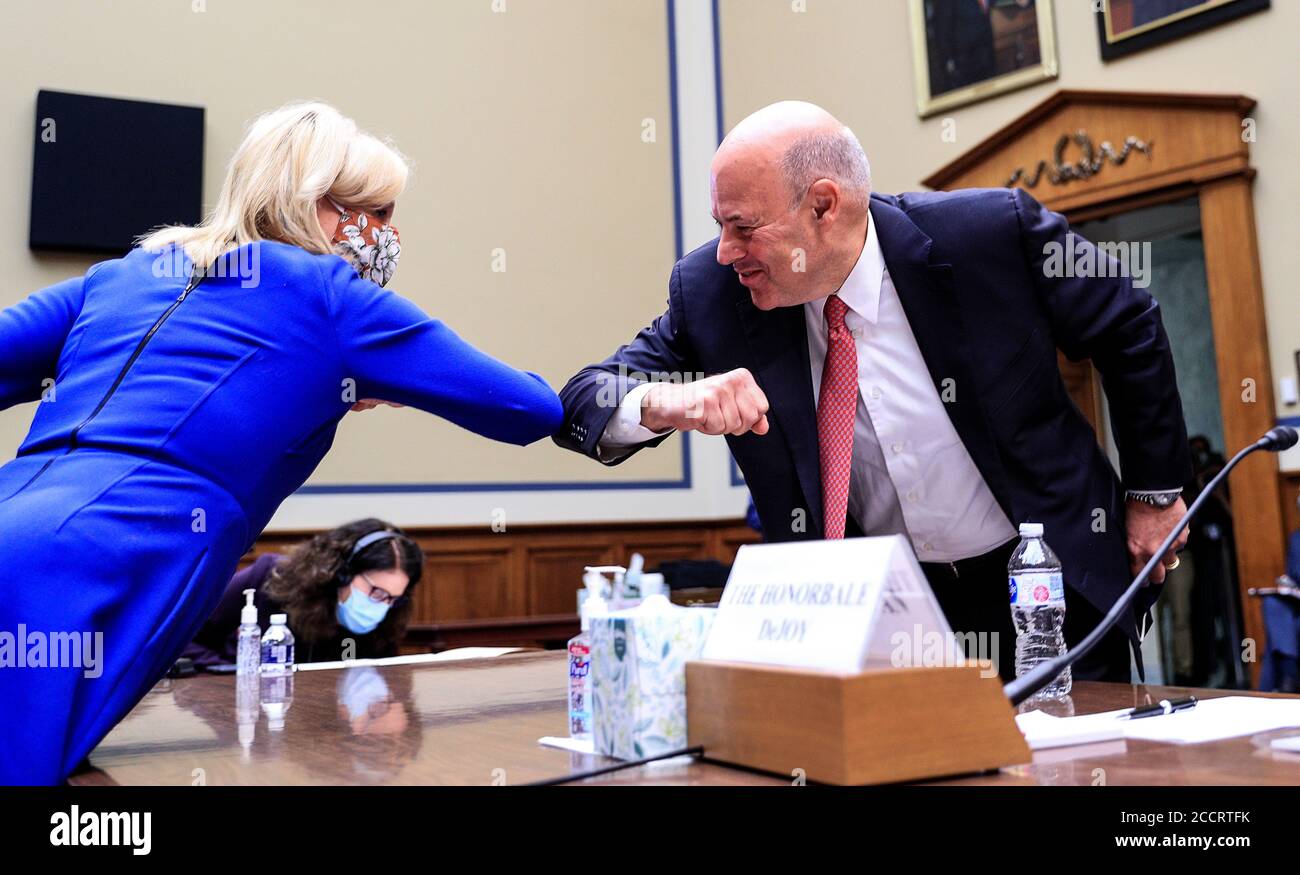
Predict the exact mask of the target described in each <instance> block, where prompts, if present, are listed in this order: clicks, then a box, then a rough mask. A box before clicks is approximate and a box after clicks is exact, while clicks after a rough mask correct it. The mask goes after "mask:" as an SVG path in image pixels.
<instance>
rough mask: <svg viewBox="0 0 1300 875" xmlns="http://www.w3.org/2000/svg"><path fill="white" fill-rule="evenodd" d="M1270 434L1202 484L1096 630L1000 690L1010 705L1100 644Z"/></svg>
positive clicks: (1233, 458) (1019, 700) (1017, 703)
mask: <svg viewBox="0 0 1300 875" xmlns="http://www.w3.org/2000/svg"><path fill="white" fill-rule="evenodd" d="M1270 435H1272V432H1270V433H1269V435H1266V436H1265V437H1263V438H1260V440H1258V441H1256V442H1255V443H1253V444H1251V445H1250V446H1248V447H1246V448H1245V449H1243V450H1242V451H1241V452H1239V453H1237V455H1235V456H1233V457H1232V460H1231V461H1230V462H1228V464H1227V465H1225V466H1224V467H1223V470H1222V471H1220V472H1219V473H1218V474H1217V475H1216V476H1215V477H1214V479H1212V480H1211V481H1210V482H1209V483H1207V484H1206V485H1205V488H1204V489H1202V490H1201V494H1200V495H1198V496H1196V500H1195V501H1193V502H1192V506H1191V507H1189V508H1188V509H1187V513H1185V514H1183V518H1182V519H1181V520H1179V522H1178V525H1176V526H1174V529H1173V531H1171V532H1170V533H1169V535H1168V537H1166V538H1165V540H1164V543H1162V544H1161V545H1160V549H1158V550H1157V551H1156V552H1155V555H1153V556H1152V557H1151V558H1150V559H1149V560H1147V564H1146V565H1145V566H1144V567H1143V568H1142V571H1141V572H1139V573H1138V576H1137V577H1135V578H1134V579H1133V582H1132V583H1131V584H1129V587H1128V589H1126V590H1125V591H1124V594H1123V595H1121V596H1120V597H1119V598H1118V599H1117V600H1116V601H1115V604H1113V605H1111V608H1110V610H1109V611H1108V612H1107V613H1106V616H1105V617H1104V618H1103V619H1102V621H1101V622H1100V623H1098V624H1097V627H1096V628H1095V629H1093V630H1092V631H1091V632H1089V633H1088V635H1087V637H1086V638H1084V639H1083V640H1082V641H1080V642H1079V644H1078V646H1077V647H1075V648H1073V649H1071V650H1067V651H1066V652H1065V653H1062V654H1061V655H1060V656H1057V657H1054V658H1053V659H1050V660H1048V661H1047V662H1044V663H1042V664H1041V665H1039V666H1037V667H1036V668H1034V669H1033V671H1031V672H1029V673H1028V674H1026V675H1025V676H1023V677H1018V678H1016V679H1015V680H1014V681H1011V682H1010V683H1008V684H1007V685H1006V686H1004V687H1003V688H1002V692H1004V693H1005V694H1006V696H1007V698H1008V699H1010V700H1011V704H1012V705H1019V704H1020V703H1021V702H1023V701H1025V699H1028V698H1029V697H1030V696H1032V695H1033V694H1034V693H1036V692H1038V691H1039V690H1041V689H1042V688H1043V687H1045V686H1047V685H1048V684H1049V683H1051V682H1052V679H1053V678H1055V677H1056V676H1057V675H1058V674H1060V673H1061V672H1062V671H1063V670H1065V669H1066V668H1067V667H1068V666H1071V665H1073V664H1074V663H1075V662H1076V661H1077V660H1079V659H1081V658H1082V657H1083V656H1084V655H1085V654H1087V653H1088V652H1089V651H1090V650H1092V648H1093V647H1095V646H1096V644H1097V642H1098V641H1100V640H1101V639H1102V637H1103V636H1104V635H1105V634H1106V633H1107V632H1109V631H1110V630H1111V628H1113V627H1114V625H1115V624H1116V623H1117V622H1118V621H1119V618H1120V616H1121V615H1122V614H1123V613H1124V611H1126V610H1128V608H1129V607H1130V606H1131V605H1132V604H1133V599H1134V598H1136V597H1137V594H1138V590H1140V589H1141V588H1142V587H1143V586H1144V585H1145V584H1146V582H1147V578H1149V577H1150V576H1151V572H1152V570H1154V569H1155V567H1156V563H1157V562H1159V561H1160V560H1161V559H1163V558H1164V556H1165V554H1166V553H1168V552H1169V548H1170V547H1172V546H1173V544H1174V541H1176V540H1177V539H1178V536H1179V535H1180V534H1182V532H1183V529H1185V528H1187V526H1188V525H1189V524H1190V523H1191V521H1192V517H1194V516H1196V512H1197V511H1199V510H1200V509H1201V505H1203V504H1204V503H1205V502H1206V501H1207V500H1208V499H1209V497H1210V493H1212V492H1213V491H1214V490H1215V489H1216V488H1218V486H1219V484H1220V483H1222V482H1223V480H1224V479H1225V478H1226V477H1227V476H1228V472H1230V471H1231V470H1232V469H1233V468H1235V467H1237V463H1238V462H1240V461H1241V460H1242V459H1244V458H1246V457H1247V456H1249V455H1250V454H1251V453H1253V452H1255V451H1256V450H1263V449H1273V448H1274V447H1273V446H1272V445H1271V444H1270V443H1269V436H1270Z"/></svg>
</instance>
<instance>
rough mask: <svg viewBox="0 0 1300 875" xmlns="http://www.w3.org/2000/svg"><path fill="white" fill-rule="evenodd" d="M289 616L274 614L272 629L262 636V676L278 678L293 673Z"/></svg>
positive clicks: (291, 634)
mask: <svg viewBox="0 0 1300 875" xmlns="http://www.w3.org/2000/svg"><path fill="white" fill-rule="evenodd" d="M288 622H289V617H288V615H287V614H272V615H271V628H270V629H267V630H266V634H265V635H263V636H262V674H263V675H269V676H272V677H274V676H278V675H285V674H289V673H291V672H292V671H293V633H292V632H290V631H289V627H288V625H286V624H287V623H288Z"/></svg>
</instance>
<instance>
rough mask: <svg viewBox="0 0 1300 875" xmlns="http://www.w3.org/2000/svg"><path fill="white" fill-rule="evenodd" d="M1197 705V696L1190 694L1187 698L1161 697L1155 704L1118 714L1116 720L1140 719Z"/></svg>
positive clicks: (1184, 709)
mask: <svg viewBox="0 0 1300 875" xmlns="http://www.w3.org/2000/svg"><path fill="white" fill-rule="evenodd" d="M1195 707H1196V697H1195V696H1188V697H1187V698H1186V699H1161V700H1160V701H1159V702H1156V703H1155V704H1154V705H1143V706H1142V707H1141V708H1131V709H1130V710H1128V711H1127V712H1125V713H1123V714H1116V715H1115V719H1116V720H1140V719H1141V718H1143V717H1159V716H1160V715H1161V714H1172V713H1174V712H1175V711H1186V710H1187V709H1188V708H1195Z"/></svg>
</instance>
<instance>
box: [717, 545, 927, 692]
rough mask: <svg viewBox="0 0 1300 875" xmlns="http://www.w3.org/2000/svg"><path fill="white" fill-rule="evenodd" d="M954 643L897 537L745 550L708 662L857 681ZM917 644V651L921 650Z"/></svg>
mask: <svg viewBox="0 0 1300 875" xmlns="http://www.w3.org/2000/svg"><path fill="white" fill-rule="evenodd" d="M914 637H923V638H924V637H929V638H936V637H937V638H938V639H939V640H941V641H950V640H951V639H952V637H953V636H952V630H951V629H950V628H949V626H948V622H947V620H945V619H944V616H943V612H942V611H941V610H940V609H939V605H938V603H937V602H936V601H935V598H934V594H933V593H932V592H931V591H930V586H929V583H928V582H927V581H926V579H925V575H924V573H923V572H922V571H921V566H920V565H918V564H917V562H916V557H915V555H913V553H912V547H911V545H910V544H908V542H907V540H906V539H905V538H903V537H902V536H901V535H891V536H889V537H881V538H847V539H845V540H842V541H801V542H796V543H789V544H753V545H746V546H744V547H741V548H740V552H739V553H738V554H737V556H736V562H735V565H733V566H732V569H731V576H730V577H729V578H727V587H726V589H725V590H723V593H722V600H721V602H720V603H719V605H718V615H717V618H716V619H715V620H714V623H713V629H712V631H711V632H710V633H709V639H708V641H707V642H706V644H705V646H704V652H703V653H702V655H701V656H702V658H703V659H714V660H722V661H730V662H757V663H765V664H768V665H784V666H791V667H800V668H816V669H826V670H829V671H838V672H857V671H861V670H863V669H864V668H869V667H874V666H888V665H894V664H907V665H910V664H914V660H913V659H912V655H913V654H914V653H916V652H918V650H919V647H912V646H907V642H909V641H910V640H911V639H912V638H914ZM918 643H919V642H918Z"/></svg>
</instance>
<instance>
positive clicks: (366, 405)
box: [352, 398, 406, 413]
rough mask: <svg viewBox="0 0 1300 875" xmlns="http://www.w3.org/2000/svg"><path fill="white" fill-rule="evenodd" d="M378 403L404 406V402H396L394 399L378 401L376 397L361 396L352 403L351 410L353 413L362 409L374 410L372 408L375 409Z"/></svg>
mask: <svg viewBox="0 0 1300 875" xmlns="http://www.w3.org/2000/svg"><path fill="white" fill-rule="evenodd" d="M380 404H384V405H387V406H388V407H405V406H406V405H405V404H398V403H397V402H395V401H380V400H378V399H376V398H363V399H362V400H360V401H358V402H357V403H356V404H353V405H352V412H353V413H361V412H362V411H364V410H374V409H375V408H376V407H378V406H379V405H380Z"/></svg>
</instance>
